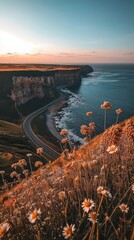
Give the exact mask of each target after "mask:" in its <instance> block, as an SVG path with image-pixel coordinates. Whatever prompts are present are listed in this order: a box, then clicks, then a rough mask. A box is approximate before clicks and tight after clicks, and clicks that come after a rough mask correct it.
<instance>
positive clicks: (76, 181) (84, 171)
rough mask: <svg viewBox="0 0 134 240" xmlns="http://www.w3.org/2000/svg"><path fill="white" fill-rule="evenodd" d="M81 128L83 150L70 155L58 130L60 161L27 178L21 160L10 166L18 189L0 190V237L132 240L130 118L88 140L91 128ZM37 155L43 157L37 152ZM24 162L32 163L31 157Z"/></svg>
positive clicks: (133, 133)
mask: <svg viewBox="0 0 134 240" xmlns="http://www.w3.org/2000/svg"><path fill="white" fill-rule="evenodd" d="M88 115H89V116H90V115H91V112H89V113H88ZM91 123H92V127H93V122H91ZM84 126H85V125H83V126H82V128H81V132H82V133H83V134H84V135H85V136H86V139H84V140H85V141H86V142H87V143H86V145H84V146H81V147H80V148H79V149H78V150H76V148H74V149H73V150H71V151H70V142H69V140H68V139H67V135H68V133H67V131H66V130H63V131H61V134H62V135H63V137H64V138H63V140H62V146H63V148H64V151H63V153H62V154H61V156H60V158H59V159H57V160H56V161H54V162H53V163H50V162H49V163H48V164H46V165H45V166H42V163H41V162H39V161H38V162H36V167H37V168H39V169H38V170H37V171H36V172H33V171H31V174H32V175H31V176H30V177H29V175H30V173H28V171H27V170H26V166H25V165H26V162H25V161H24V159H22V161H21V160H20V161H19V162H18V164H17V165H16V166H12V169H13V170H12V171H13V172H12V177H13V179H14V181H16V182H17V183H18V181H19V185H16V186H15V187H14V188H12V189H10V190H8V185H7V184H5V185H4V187H3V191H4V194H2V195H1V204H0V208H1V211H0V221H1V225H0V237H1V238H3V239H4V240H7V239H10V240H24V239H27V240H44V239H47V240H49V239H50V240H53V239H56V240H60V239H74V240H104V239H106V240H107V239H108V240H116V239H118V240H130V239H131V240H133V239H134V225H133V224H134V210H133V204H134V176H133V173H134V164H133V160H134V117H133V118H131V119H128V120H126V121H125V122H123V123H122V124H116V125H113V126H111V127H110V128H109V129H106V130H105V131H104V133H103V134H101V135H99V136H96V137H95V138H94V139H93V140H90V131H89V129H90V130H91V128H89V127H88V126H85V127H84ZM90 127H91V124H90ZM94 131H95V128H94ZM37 152H38V154H41V155H42V154H43V153H42V149H40V151H39V149H38V151H37ZM29 158H30V161H32V155H29ZM41 166H42V167H41ZM18 169H22V170H21V171H22V172H23V175H24V176H25V178H24V179H23V180H21V175H20V174H18ZM1 175H2V176H3V177H4V173H1Z"/></svg>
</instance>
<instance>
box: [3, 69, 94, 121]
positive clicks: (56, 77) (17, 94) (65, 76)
mask: <svg viewBox="0 0 134 240" xmlns="http://www.w3.org/2000/svg"><path fill="white" fill-rule="evenodd" d="M26 66H27V65H26ZM26 66H24V65H15V66H14V65H10V66H9V68H8V66H5V68H4V66H3V65H2V67H1V65H0V67H1V69H0V104H1V111H0V117H1V119H4V120H11V119H19V117H20V115H21V114H23V115H26V114H28V113H30V112H32V111H34V110H36V109H38V108H39V107H41V106H44V105H45V104H46V103H48V102H50V101H52V100H53V99H55V98H56V97H57V96H58V91H57V87H60V86H64V87H69V88H71V87H78V86H80V84H81V77H82V76H83V75H85V74H87V73H89V72H92V71H93V69H92V68H91V67H90V66H84V65H83V66H74V65H73V66H61V65H59V66H58V65H41V66H40V65H36V66H32V65H30V66H29V65H28V66H27V67H26ZM32 67H33V68H32ZM6 69H7V70H6ZM24 69H26V70H24ZM33 69H36V70H33Z"/></svg>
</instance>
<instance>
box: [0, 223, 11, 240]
mask: <svg viewBox="0 0 134 240" xmlns="http://www.w3.org/2000/svg"><path fill="white" fill-rule="evenodd" d="M9 228H10V225H9V224H8V223H1V224H0V238H2V237H3V235H4V234H5V233H6V232H7V231H8V230H9Z"/></svg>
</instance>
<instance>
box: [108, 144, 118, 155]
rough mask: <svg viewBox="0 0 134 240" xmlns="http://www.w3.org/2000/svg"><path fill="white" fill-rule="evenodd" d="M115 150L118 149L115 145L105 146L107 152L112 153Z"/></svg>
mask: <svg viewBox="0 0 134 240" xmlns="http://www.w3.org/2000/svg"><path fill="white" fill-rule="evenodd" d="M117 150H118V147H116V146H115V145H111V146H109V147H108V148H107V152H108V153H109V154H113V153H115V152H117Z"/></svg>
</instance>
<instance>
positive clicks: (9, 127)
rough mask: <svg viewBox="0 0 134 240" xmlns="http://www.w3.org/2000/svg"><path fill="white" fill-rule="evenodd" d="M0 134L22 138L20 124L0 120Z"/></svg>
mask: <svg viewBox="0 0 134 240" xmlns="http://www.w3.org/2000/svg"><path fill="white" fill-rule="evenodd" d="M0 134H3V135H9V136H18V137H23V135H24V134H23V131H22V127H21V125H20V124H15V123H11V122H7V121H3V120H0Z"/></svg>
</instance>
